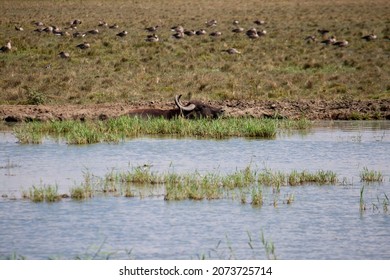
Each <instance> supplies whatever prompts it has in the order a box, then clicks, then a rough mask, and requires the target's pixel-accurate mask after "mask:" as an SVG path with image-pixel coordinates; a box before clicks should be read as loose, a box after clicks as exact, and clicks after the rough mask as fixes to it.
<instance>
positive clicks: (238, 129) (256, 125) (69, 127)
mask: <svg viewBox="0 0 390 280" xmlns="http://www.w3.org/2000/svg"><path fill="white" fill-rule="evenodd" d="M310 125H311V122H310V121H308V120H305V119H302V120H275V119H260V120H259V119H253V118H221V119H217V120H209V119H199V120H187V119H183V118H176V119H173V120H166V119H163V118H149V119H144V118H138V117H126V116H123V117H120V118H115V119H108V120H104V121H85V122H80V121H50V122H27V123H23V124H21V125H20V126H16V127H15V128H14V134H15V136H16V137H17V138H18V140H19V142H20V143H23V144H27V143H33V144H38V143H41V142H42V141H43V139H44V138H45V137H48V136H52V137H54V138H57V139H65V140H66V142H67V143H69V144H91V143H98V142H119V141H122V140H124V139H126V138H130V137H137V136H141V135H170V136H177V137H207V138H217V139H220V138H224V137H261V138H273V137H275V136H276V133H277V131H278V130H289V129H305V128H308V127H310Z"/></svg>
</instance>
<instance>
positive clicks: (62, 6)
mask: <svg viewBox="0 0 390 280" xmlns="http://www.w3.org/2000/svg"><path fill="white" fill-rule="evenodd" d="M76 7H77V8H76ZM96 7H98V8H96ZM172 7H174V9H172ZM253 7H259V9H253ZM2 8H3V9H2V12H3V13H2V19H3V20H2V21H1V24H0V38H1V40H3V41H2V42H0V44H1V46H2V45H3V44H4V43H5V42H4V41H5V40H8V39H11V40H12V43H13V46H14V49H13V50H12V51H11V52H9V53H7V54H2V55H1V56H0V65H1V67H0V77H1V78H0V79H1V89H2V98H1V100H0V103H3V104H42V103H44V104H52V103H55V104H64V103H73V104H80V103H81V104H85V103H103V102H118V103H119V102H128V101H139V100H160V99H165V100H168V99H171V97H172V96H173V95H174V94H175V93H184V94H186V93H191V94H193V96H194V97H196V98H201V99H208V100H210V99H211V100H229V99H230V100H231V99H234V100H240V99H245V100H256V99H301V98H307V99H317V98H320V99H329V100H333V99H335V98H337V99H343V98H354V99H367V98H385V97H386V96H387V95H388V91H389V84H388V80H389V66H388V63H386V61H387V52H386V50H387V47H388V46H387V44H388V42H387V41H386V40H385V39H384V37H385V36H389V28H388V26H387V24H388V22H387V19H388V14H389V11H388V10H389V9H388V4H387V2H386V1H385V0H378V1H368V0H363V1H358V2H357V1H353V0H340V1H331V2H326V1H325V2H324V1H316V0H309V1H304V2H302V1H299V0H291V1H282V0H275V1H260V2H259V1H258V0H248V1H245V2H243V3H239V4H238V3H237V1H233V0H223V1H222V0H216V1H207V0H199V1H196V3H194V2H193V1H177V0H173V1H172V0H169V1H168V0H157V1H156V0H144V1H125V0H115V1H114V0H108V1H104V2H102V1H97V0H85V1H83V3H80V2H79V1H74V0H69V1H68V0H67V1H65V0H57V1H37V0H31V1H30V0H17V1H2ZM56 10H61V13H53V11H56ZM118 11H119V12H118ZM363 11H364V12H363ZM329 14H331V15H332V16H331V17H332V18H333V19H337V20H331V19H330V17H329ZM346 14H347V15H348V16H347V17H346V16H345V15H346ZM75 18H78V19H81V20H82V24H81V25H80V26H78V29H77V31H80V32H85V31H88V30H91V29H95V28H98V29H99V31H100V33H99V34H98V35H86V37H85V38H73V37H72V36H55V35H53V34H48V33H37V32H34V29H36V28H37V27H36V26H35V25H32V24H31V22H33V21H43V22H44V24H45V25H56V26H58V27H60V28H61V29H62V30H66V29H65V28H67V27H69V22H70V21H72V20H73V19H75ZM211 18H213V19H216V20H217V21H218V24H217V26H216V27H214V28H207V29H208V32H209V33H210V32H211V31H214V30H218V31H221V32H222V36H221V37H220V38H217V39H214V38H211V37H210V36H208V35H206V36H193V37H186V38H184V39H182V40H176V39H173V38H172V37H171V36H172V32H171V31H170V27H171V26H174V25H178V24H182V25H183V26H184V27H185V28H186V29H200V28H206V26H205V24H204V23H205V19H211ZM258 18H262V19H265V20H266V24H265V25H264V26H260V27H258V26H256V25H255V24H254V23H253V21H254V20H255V19H258ZM234 19H237V20H239V21H240V26H242V27H243V28H245V30H247V29H249V28H251V27H257V28H258V29H262V28H264V29H266V30H267V35H266V36H263V37H262V38H259V39H258V40H250V39H248V38H247V36H246V35H245V33H244V34H234V33H232V32H231V29H232V28H233V26H232V21H233V20H234ZM99 20H105V21H107V22H108V23H109V24H113V23H117V24H118V25H119V29H109V28H102V27H99V26H98V22H99ZM157 24H158V25H160V26H161V28H160V29H159V30H158V31H157V34H158V35H159V37H160V38H161V40H160V42H158V43H156V44H149V43H148V42H145V38H146V35H147V32H146V31H145V27H148V26H152V25H157ZM15 25H21V26H23V27H24V29H25V30H24V31H23V32H18V31H16V30H15ZM286 26H288V28H286ZM320 28H329V29H330V31H331V35H336V36H337V38H339V39H347V40H348V41H350V45H349V46H348V47H347V48H335V47H334V46H323V45H322V44H320V43H319V42H320V41H321V39H322V38H321V36H319V34H317V29H320ZM122 30H127V31H128V35H127V36H126V37H124V38H119V37H117V36H116V34H117V33H118V32H119V31H122ZM68 31H69V32H70V33H71V34H72V33H73V32H74V30H68ZM369 32H375V33H376V34H377V35H378V40H376V41H373V42H365V41H364V40H361V36H362V35H364V34H366V33H369ZM308 35H317V37H318V41H317V42H316V43H313V44H306V43H305V41H304V38H305V37H306V36H308ZM83 41H88V42H90V43H91V48H90V49H89V50H78V49H77V48H76V47H75V46H76V45H77V44H79V43H81V42H83ZM229 47H235V48H237V49H239V50H240V51H241V54H240V55H228V54H226V53H225V52H222V50H224V49H227V48H229ZM60 51H67V52H69V53H70V55H71V58H70V59H66V60H64V59H61V58H59V57H58V53H59V52H60ZM32 69H33V71H32Z"/></svg>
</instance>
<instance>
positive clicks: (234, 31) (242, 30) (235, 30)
mask: <svg viewBox="0 0 390 280" xmlns="http://www.w3.org/2000/svg"><path fill="white" fill-rule="evenodd" d="M232 32H233V33H242V32H244V28H242V27H237V28H234V29H232Z"/></svg>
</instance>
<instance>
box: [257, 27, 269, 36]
mask: <svg viewBox="0 0 390 280" xmlns="http://www.w3.org/2000/svg"><path fill="white" fill-rule="evenodd" d="M266 34H267V30H264V29H262V30H260V31H257V35H259V36H265V35H266Z"/></svg>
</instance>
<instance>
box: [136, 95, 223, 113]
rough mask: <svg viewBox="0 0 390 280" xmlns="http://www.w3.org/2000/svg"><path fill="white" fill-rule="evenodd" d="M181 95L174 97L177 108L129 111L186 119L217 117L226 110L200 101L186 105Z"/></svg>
mask: <svg viewBox="0 0 390 280" xmlns="http://www.w3.org/2000/svg"><path fill="white" fill-rule="evenodd" d="M180 97H181V95H176V96H175V99H174V100H175V104H176V106H177V108H174V109H167V110H164V109H137V110H133V111H131V112H129V115H130V116H139V117H163V118H165V119H172V118H177V117H180V116H182V117H184V118H186V119H199V118H211V119H216V118H218V117H219V116H221V115H222V114H223V112H224V110H223V109H222V108H216V107H212V106H210V105H207V104H205V103H203V102H200V101H190V102H188V103H187V104H186V105H184V104H183V103H181V101H180Z"/></svg>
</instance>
